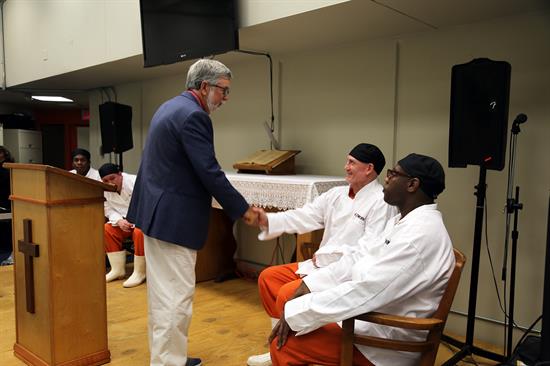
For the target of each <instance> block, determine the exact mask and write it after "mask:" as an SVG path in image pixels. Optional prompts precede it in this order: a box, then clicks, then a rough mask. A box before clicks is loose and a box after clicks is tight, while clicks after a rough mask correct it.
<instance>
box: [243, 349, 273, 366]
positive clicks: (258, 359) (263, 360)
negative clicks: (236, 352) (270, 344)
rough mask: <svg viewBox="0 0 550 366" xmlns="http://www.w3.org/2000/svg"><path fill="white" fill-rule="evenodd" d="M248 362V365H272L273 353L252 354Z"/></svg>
mask: <svg viewBox="0 0 550 366" xmlns="http://www.w3.org/2000/svg"><path fill="white" fill-rule="evenodd" d="M246 364H247V365H248V366H271V355H270V354H269V352H267V353H264V354H263V355H255V356H250V357H248V361H246Z"/></svg>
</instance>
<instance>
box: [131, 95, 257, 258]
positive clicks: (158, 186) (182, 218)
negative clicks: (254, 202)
mask: <svg viewBox="0 0 550 366" xmlns="http://www.w3.org/2000/svg"><path fill="white" fill-rule="evenodd" d="M212 196H214V197H215V198H216V200H217V201H218V202H219V203H220V205H221V206H222V207H223V208H224V210H225V211H226V213H227V214H228V215H229V217H231V219H233V220H236V219H238V218H239V217H241V216H242V215H243V214H244V213H245V211H246V210H247V209H248V204H247V202H246V200H245V199H244V198H243V196H242V195H241V194H240V193H239V192H237V190H236V189H235V188H233V186H232V185H231V183H229V181H228V180H227V178H226V177H225V174H224V172H223V171H222V170H221V167H220V165H219V164H218V161H217V160H216V156H215V153H214V144H213V130H212V121H211V120H210V117H209V116H208V114H207V113H206V112H205V111H204V110H203V109H202V107H201V106H200V104H199V102H198V101H197V100H196V99H195V97H194V96H193V95H192V94H191V93H190V92H184V93H182V94H181V95H178V96H177V97H175V98H173V99H170V100H169V101H167V102H165V103H164V104H163V105H161V106H160V108H159V109H158V110H157V111H156V113H155V115H154V116H153V119H152V120H151V126H150V128H149V135H148V137H147V142H146V144H145V149H144V151H143V155H142V160H141V164H140V167H139V171H138V174H137V179H136V184H135V186H134V192H133V194H132V200H131V202H130V208H129V209H128V215H127V218H128V220H129V221H130V222H132V223H134V224H135V225H136V226H137V227H138V228H140V229H141V230H142V231H143V232H144V233H145V234H146V235H147V236H150V237H153V238H156V239H160V240H163V241H167V242H170V243H174V244H177V245H181V246H185V247H188V248H192V249H197V250H198V249H201V248H202V247H203V246H204V242H205V241H206V236H207V233H208V222H209V218H210V207H211V202H212Z"/></svg>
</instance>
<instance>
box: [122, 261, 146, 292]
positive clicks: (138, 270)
mask: <svg viewBox="0 0 550 366" xmlns="http://www.w3.org/2000/svg"><path fill="white" fill-rule="evenodd" d="M144 281H145V256H143V255H141V256H140V255H134V272H133V273H132V275H131V276H130V278H128V279H127V280H126V281H124V283H123V284H122V286H124V287H136V286H138V285H140V284H142V283H143V282H144Z"/></svg>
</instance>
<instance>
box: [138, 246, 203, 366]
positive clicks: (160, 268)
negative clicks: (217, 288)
mask: <svg viewBox="0 0 550 366" xmlns="http://www.w3.org/2000/svg"><path fill="white" fill-rule="evenodd" d="M144 244H145V245H144V246H145V258H146V259H145V260H146V262H147V269H146V271H147V307H148V317H149V319H148V334H149V352H150V353H151V366H181V365H185V362H186V361H187V337H188V336H187V335H188V331H189V325H190V324H191V314H192V312H193V294H194V293H195V262H196V260H197V251H196V250H193V249H189V248H186V247H182V246H179V245H176V244H172V243H168V242H165V241H162V240H158V239H155V238H151V237H149V236H147V235H144Z"/></svg>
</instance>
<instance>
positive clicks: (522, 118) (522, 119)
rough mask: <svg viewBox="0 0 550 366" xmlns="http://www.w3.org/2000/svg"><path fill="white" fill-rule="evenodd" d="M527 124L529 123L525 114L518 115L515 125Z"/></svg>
mask: <svg viewBox="0 0 550 366" xmlns="http://www.w3.org/2000/svg"><path fill="white" fill-rule="evenodd" d="M525 122H527V116H526V115H525V114H523V113H520V114H518V115H517V117H516V119H515V120H514V124H515V125H520V124H522V123H525Z"/></svg>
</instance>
